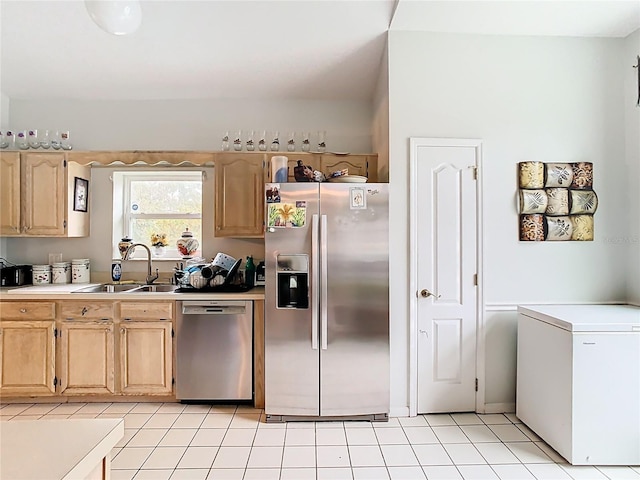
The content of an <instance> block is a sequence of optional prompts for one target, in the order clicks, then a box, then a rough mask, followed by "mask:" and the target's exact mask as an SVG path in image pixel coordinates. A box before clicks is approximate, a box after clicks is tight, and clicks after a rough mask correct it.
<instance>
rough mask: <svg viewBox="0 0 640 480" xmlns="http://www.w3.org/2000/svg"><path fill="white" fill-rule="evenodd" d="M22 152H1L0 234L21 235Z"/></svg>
mask: <svg viewBox="0 0 640 480" xmlns="http://www.w3.org/2000/svg"><path fill="white" fill-rule="evenodd" d="M20 233H21V230H20V153H19V152H2V153H0V235H4V236H9V235H20Z"/></svg>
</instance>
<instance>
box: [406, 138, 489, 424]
mask: <svg viewBox="0 0 640 480" xmlns="http://www.w3.org/2000/svg"><path fill="white" fill-rule="evenodd" d="M479 151H480V143H479V141H474V140H472V141H469V140H466V141H460V140H454V139H411V157H412V158H411V165H412V172H411V173H412V190H413V191H412V195H411V201H412V225H413V226H412V231H413V233H412V240H413V245H412V255H413V256H414V258H412V259H411V264H412V265H414V266H415V269H414V275H413V276H412V277H413V282H412V286H414V287H415V295H416V296H415V306H414V308H413V309H412V311H413V312H414V313H415V317H416V318H415V320H414V322H413V325H415V326H416V328H417V332H415V337H414V338H416V339H417V355H416V356H417V359H416V360H417V369H416V370H417V377H418V378H417V413H436V412H465V411H475V409H476V323H477V286H476V285H477V273H478V271H477V265H478V262H477V252H478V248H477V195H476V192H477V180H476V179H477V167H478V158H479Z"/></svg>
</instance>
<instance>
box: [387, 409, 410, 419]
mask: <svg viewBox="0 0 640 480" xmlns="http://www.w3.org/2000/svg"><path fill="white" fill-rule="evenodd" d="M408 416H409V407H392V408H391V411H390V412H389V417H408Z"/></svg>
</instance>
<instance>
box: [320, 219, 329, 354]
mask: <svg viewBox="0 0 640 480" xmlns="http://www.w3.org/2000/svg"><path fill="white" fill-rule="evenodd" d="M320 222H321V223H320V285H321V290H320V330H321V332H320V339H321V344H322V350H326V349H327V340H328V339H327V335H328V326H327V308H328V306H327V290H328V288H327V277H328V274H327V270H328V259H327V216H326V215H322V218H321V221H320Z"/></svg>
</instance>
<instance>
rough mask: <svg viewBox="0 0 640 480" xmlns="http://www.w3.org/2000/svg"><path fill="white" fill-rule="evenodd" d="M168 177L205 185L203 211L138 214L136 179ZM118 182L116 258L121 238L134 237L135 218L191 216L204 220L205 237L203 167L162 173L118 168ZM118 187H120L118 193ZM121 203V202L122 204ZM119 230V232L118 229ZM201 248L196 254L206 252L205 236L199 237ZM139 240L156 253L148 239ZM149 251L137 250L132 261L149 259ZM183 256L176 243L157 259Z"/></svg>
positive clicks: (201, 223) (116, 192) (168, 178)
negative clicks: (133, 200) (133, 198)
mask: <svg viewBox="0 0 640 480" xmlns="http://www.w3.org/2000/svg"><path fill="white" fill-rule="evenodd" d="M167 180H172V181H176V180H184V181H198V180H199V181H200V182H201V185H202V197H201V200H200V202H201V203H200V213H199V214H197V213H154V214H149V213H134V212H132V211H131V184H132V182H134V181H167ZM113 182H114V203H113V204H114V232H113V233H114V245H115V246H114V248H113V258H118V256H119V252H118V247H117V244H118V242H119V241H120V239H121V238H124V237H130V235H131V225H132V221H133V220H135V219H142V220H144V219H149V220H155V219H178V220H179V219H187V220H194V219H196V220H200V226H201V231H202V235H203V236H204V213H203V210H204V205H205V202H204V197H205V194H204V189H205V182H206V172H205V171H204V170H202V169H195V168H190V169H184V168H182V169H166V170H164V171H162V172H158V171H157V169H154V170H151V169H141V170H135V171H132V170H129V169H126V170H125V169H123V170H116V171H114V172H113ZM118 190H120V192H119V195H118ZM117 197H120V202H116V201H115V200H116V198H117ZM118 203H120V205H118ZM116 230H117V231H118V233H117V232H116ZM198 240H199V242H200V247H199V248H198V251H197V252H196V253H195V255H199V254H200V252H201V251H202V243H203V239H198ZM134 241H135V242H137V243H144V244H145V245H147V246H148V247H149V248H150V249H151V251H152V252H153V247H152V245H150V244H149V242H147V241H139V240H137V239H134ZM146 257H147V254H146V252H145V251H143V250H142V249H136V251H135V252H134V254H133V256H132V257H131V259H132V260H136V259H143V260H146ZM180 259H182V255H181V254H180V253H179V251H178V249H177V246H176V245H175V244H173V245H172V244H169V245H168V246H167V248H166V254H165V255H163V256H162V257H154V258H153V260H154V261H157V260H169V261H175V260H180Z"/></svg>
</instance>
